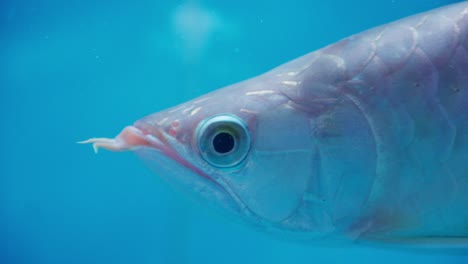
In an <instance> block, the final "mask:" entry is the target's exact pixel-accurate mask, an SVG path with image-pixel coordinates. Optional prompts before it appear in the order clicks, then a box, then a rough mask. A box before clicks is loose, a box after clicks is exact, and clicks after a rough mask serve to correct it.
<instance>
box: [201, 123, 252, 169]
mask: <svg viewBox="0 0 468 264" xmlns="http://www.w3.org/2000/svg"><path fill="white" fill-rule="evenodd" d="M194 142H195V145H196V147H195V148H196V150H197V152H198V153H199V154H200V156H201V157H202V159H203V160H204V161H206V162H207V163H209V164H210V165H212V166H215V167H220V168H228V167H234V166H236V165H238V164H239V163H241V162H242V161H243V160H244V159H245V157H246V156H247V154H248V152H249V150H250V142H251V140H250V133H249V131H248V128H247V126H246V125H245V123H244V122H243V121H242V120H241V119H240V118H238V117H237V116H234V115H228V114H223V115H216V116H212V117H209V118H207V119H205V120H203V121H202V122H200V124H199V125H198V127H197V129H196V131H195V141H194Z"/></svg>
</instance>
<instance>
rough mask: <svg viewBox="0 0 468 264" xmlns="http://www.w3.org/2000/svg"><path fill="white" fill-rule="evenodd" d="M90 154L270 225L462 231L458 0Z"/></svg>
mask: <svg viewBox="0 0 468 264" xmlns="http://www.w3.org/2000/svg"><path fill="white" fill-rule="evenodd" d="M81 143H92V144H93V146H94V149H95V150H96V151H97V149H98V148H104V149H108V150H113V151H124V150H132V151H134V152H136V153H137V154H138V155H140V156H141V157H143V158H144V159H146V160H147V161H148V163H149V164H150V165H151V166H152V167H153V168H154V169H155V171H156V172H157V174H159V175H161V176H163V177H165V178H167V179H170V180H171V181H173V182H177V183H178V184H180V185H183V186H185V188H186V189H188V190H191V191H192V192H193V193H195V194H196V195H197V196H199V197H203V198H204V199H206V200H209V201H211V202H213V203H215V204H216V205H218V206H219V207H222V208H224V209H225V210H227V211H228V212H230V213H232V214H234V215H236V216H239V217H240V218H242V219H245V220H247V221H248V222H250V223H252V224H254V225H255V226H258V227H261V228H264V229H266V230H269V231H279V232H281V233H288V234H293V235H298V236H301V237H310V238H320V237H322V238H324V239H325V238H332V239H338V240H339V239H342V240H351V241H356V240H362V241H384V242H414V243H425V242H427V241H434V240H435V241H438V242H441V243H445V242H456V243H458V242H466V241H467V240H468V239H467V238H468V2H466V1H465V2H461V3H458V4H453V5H450V6H446V7H442V8H439V9H435V10H432V11H429V12H426V13H422V14H418V15H415V16H411V17H408V18H405V19H402V20H399V21H397V22H393V23H390V24H386V25H383V26H380V27H377V28H374V29H371V30H368V31H365V32H363V33H360V34H357V35H353V36H350V37H348V38H345V39H343V40H341V41H339V42H337V43H335V44H332V45H330V46H327V47H325V48H323V49H320V50H318V51H315V52H312V53H309V54H307V55H305V56H302V57H300V58H298V59H295V60H293V61H291V62H288V63H286V64H283V65H281V66H279V67H277V68H275V69H273V70H271V71H269V72H267V73H265V74H262V75H260V76H257V77H255V78H252V79H249V80H246V81H243V82H240V83H237V84H234V85H231V86H228V87H225V88H222V89H219V90H217V91H214V92H212V93H209V94H206V95H204V96H201V97H199V98H197V99H194V100H192V101H189V102H186V103H184V104H181V105H179V106H176V107H174V108H170V109H167V110H165V111H162V112H158V113H154V114H152V115H149V116H147V117H144V118H142V119H140V120H138V121H136V122H135V124H134V125H133V126H128V127H126V128H124V129H123V131H122V132H121V133H120V134H119V135H118V136H117V137H115V138H114V139H107V138H92V139H89V140H86V141H83V142H81Z"/></svg>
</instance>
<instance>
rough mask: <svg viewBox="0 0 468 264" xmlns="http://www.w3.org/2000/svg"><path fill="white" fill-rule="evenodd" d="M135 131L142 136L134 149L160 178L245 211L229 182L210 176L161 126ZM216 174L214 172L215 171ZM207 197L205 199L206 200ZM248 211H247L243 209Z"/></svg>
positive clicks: (223, 204) (219, 203)
mask: <svg viewBox="0 0 468 264" xmlns="http://www.w3.org/2000/svg"><path fill="white" fill-rule="evenodd" d="M132 133H133V135H134V136H138V137H140V138H141V139H142V141H140V142H144V144H140V145H139V146H137V147H136V148H134V149H133V151H134V152H135V153H136V154H137V155H138V156H139V157H140V158H141V159H143V160H144V161H145V162H146V163H147V165H148V166H149V167H150V168H151V169H152V170H153V171H154V172H155V173H156V174H157V175H158V176H160V177H162V178H164V179H165V180H166V181H168V182H169V183H172V184H173V185H178V186H180V187H181V189H187V187H188V189H190V190H192V191H194V192H195V193H196V194H198V195H200V194H201V196H205V198H206V199H207V200H210V201H213V200H214V201H215V203H217V204H218V205H222V206H221V207H223V208H225V209H228V211H231V212H234V213H237V214H238V213H239V212H241V211H245V210H246V209H247V208H245V205H244V204H243V202H242V201H241V199H240V198H239V197H238V196H237V194H236V193H235V192H233V191H232V190H231V188H230V187H229V186H228V184H227V183H225V182H224V181H222V179H220V178H219V177H216V176H213V177H212V176H210V174H211V173H210V174H208V173H206V172H205V171H203V170H202V169H200V168H199V167H197V166H196V165H194V163H195V162H191V161H190V159H191V156H190V155H189V154H188V152H189V151H190V150H188V149H186V147H184V146H182V145H181V144H180V143H179V142H178V141H177V140H176V139H175V138H173V137H172V136H170V135H168V134H166V133H164V132H163V131H161V130H160V129H158V128H154V127H152V128H149V129H147V128H144V127H142V128H139V127H137V126H136V127H133V126H132ZM213 175H215V173H213ZM206 199H205V200H206ZM244 213H245V212H244Z"/></svg>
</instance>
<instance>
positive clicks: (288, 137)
mask: <svg viewBox="0 0 468 264" xmlns="http://www.w3.org/2000/svg"><path fill="white" fill-rule="evenodd" d="M275 87H278V85H276V83H275V82H274V80H272V79H271V78H268V76H263V77H257V78H254V79H251V80H247V81H245V82H241V83H238V84H235V85H232V86H228V87H226V88H223V89H219V90H217V91H215V92H212V93H209V94H206V95H204V96H202V97H199V98H196V99H194V100H191V101H188V102H186V103H183V104H181V105H178V106H176V107H173V108H169V109H167V110H164V111H161V112H157V113H154V114H151V115H149V116H146V117H144V118H142V119H140V120H138V121H136V122H135V123H134V125H133V126H129V127H127V128H125V129H124V130H123V131H122V132H121V133H120V134H119V135H118V136H117V137H116V138H115V139H91V140H88V141H86V143H94V145H95V147H96V148H97V147H102V148H106V149H110V150H132V151H135V152H136V153H137V154H138V155H139V156H140V157H142V158H143V159H144V160H145V161H146V162H147V163H148V165H149V166H150V167H151V168H152V169H153V170H154V171H155V172H156V174H157V175H159V176H161V177H163V178H165V179H166V180H167V181H170V182H172V183H175V184H176V185H179V186H182V187H183V188H184V189H185V190H189V191H190V192H191V193H193V194H195V196H196V197H201V198H203V199H204V200H208V201H209V202H210V203H211V204H214V205H215V206H216V207H221V208H223V209H224V210H225V211H228V212H230V213H231V214H234V215H237V216H240V218H241V219H244V220H247V221H248V222H250V223H253V224H254V225H256V226H259V227H267V228H275V229H280V230H281V229H288V230H296V229H300V228H304V227H303V225H304V223H305V221H304V219H303V215H304V212H303V211H304V206H303V201H304V197H305V196H306V195H309V196H310V191H311V186H313V182H312V181H313V180H314V177H315V172H316V171H317V168H316V166H315V165H314V164H315V162H316V159H315V157H316V153H315V152H316V151H315V146H314V142H313V138H312V136H311V134H312V132H311V128H312V121H311V119H310V116H309V114H308V113H306V112H303V111H300V110H298V109H297V108H295V107H294V106H293V105H292V103H291V100H290V99H289V98H288V97H287V96H286V95H285V94H284V93H282V92H281V90H280V89H278V88H275ZM106 140H109V141H108V142H106ZM312 189H313V188H312ZM301 215H302V216H301ZM311 222H313V221H310V219H308V220H307V223H308V224H309V225H310V223H311Z"/></svg>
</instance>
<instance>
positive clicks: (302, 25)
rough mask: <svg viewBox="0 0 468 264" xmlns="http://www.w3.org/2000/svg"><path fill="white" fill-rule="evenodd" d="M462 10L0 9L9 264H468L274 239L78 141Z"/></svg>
mask: <svg viewBox="0 0 468 264" xmlns="http://www.w3.org/2000/svg"><path fill="white" fill-rule="evenodd" d="M449 2H453V1H431V0H411V1H403V0H394V1H390V0H388V1H387V0H385V1H384V0H381V1H375V0H366V1H345V0H333V1H220V0H211V1H209V0H206V1H169V0H167V1H157V0H153V1H147V0H140V1H118V0H117V1H105V0H96V1H58V0H57V1H52V0H43V1H34V0H30V1H28V0H24V1H21V0H17V1H13V0H11V1H5V0H3V1H0V115H1V127H0V136H1V137H0V139H1V148H0V155H1V160H0V161H1V166H0V263H8V264H10V263H11V264H13V263H38V264H39V263H138V264H145V263H204V264H209V263H236V264H238V263H425V264H430V263H468V260H467V258H466V257H464V256H462V255H447V254H445V253H444V252H442V253H440V252H439V253H433V254H427V252H425V253H424V252H418V251H405V250H403V251H402V250H397V251H395V250H389V249H382V248H346V247H338V248H328V247H318V248H317V247H315V246H311V245H307V244H298V243H292V242H290V241H284V240H278V239H276V238H272V237H270V236H268V235H265V234H263V233H260V232H257V231H255V230H252V229H250V228H249V227H246V226H243V225H240V224H237V223H233V222H232V221H230V220H229V219H226V218H224V217H221V216H218V214H217V213H214V212H212V211H210V210H207V209H205V207H204V206H203V205H199V204H197V203H194V202H192V201H191V200H190V199H188V198H186V197H185V196H184V195H183V194H180V193H179V192H177V191H175V190H173V189H172V188H171V187H169V186H168V185H167V184H165V182H163V181H162V180H160V179H159V177H157V175H154V174H153V173H152V172H151V171H150V170H148V169H147V168H146V167H145V166H144V165H143V163H142V162H140V160H138V159H137V158H136V157H135V156H134V155H133V154H132V153H110V152H105V151H103V152H102V153H100V154H98V155H94V154H93V152H92V149H91V147H90V146H83V145H78V144H76V143H75V142H76V141H79V140H84V139H87V138H89V137H93V136H114V135H116V134H117V133H118V132H119V131H120V129H121V128H123V127H124V126H126V125H128V124H132V123H133V121H134V120H137V119H139V118H141V117H143V116H145V115H147V114H150V113H152V112H156V111H159V110H162V109H164V108H167V107H170V106H173V105H175V104H178V103H181V102H184V101H186V100H188V99H191V98H193V97H196V96H198V95H201V94H203V93H206V92H209V91H212V90H214V89H216V88H219V87H222V86H225V85H227V84H230V83H233V82H237V81H240V80H243V79H245V78H248V77H252V76H254V75H257V74H259V73H262V72H264V71H266V70H268V69H270V68H272V67H274V66H276V65H278V64H280V63H283V62H286V61H288V60H291V59H293V58H295V57H297V56H299V55H302V54H305V53H307V52H310V51H312V50H315V49H317V48H320V47H322V46H324V45H326V44H329V43H332V42H334V41H337V40H339V39H340V38H342V37H345V36H347V35H350V34H352V33H357V32H359V31H361V30H364V29H367V28H370V27H373V26H376V25H379V24H382V23H386V22H389V21H392V20H395V19H398V18H401V17H404V16H406V15H410V14H414V13H417V12H420V11H424V10H428V9H431V8H434V7H437V6H441V5H444V4H447V3H449Z"/></svg>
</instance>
